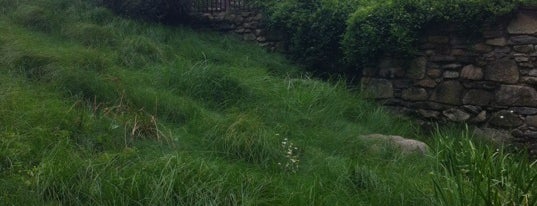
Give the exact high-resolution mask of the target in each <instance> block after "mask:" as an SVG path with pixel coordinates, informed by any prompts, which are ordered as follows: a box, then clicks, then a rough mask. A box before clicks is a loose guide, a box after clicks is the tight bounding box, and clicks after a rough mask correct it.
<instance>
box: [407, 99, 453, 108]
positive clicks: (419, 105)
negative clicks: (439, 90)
mask: <svg viewBox="0 0 537 206" xmlns="http://www.w3.org/2000/svg"><path fill="white" fill-rule="evenodd" d="M409 106H410V107H412V108H422V109H427V110H445V109H448V108H450V107H451V106H450V105H446V104H442V103H437V102H431V101H427V102H413V103H412V104H411V105H409Z"/></svg>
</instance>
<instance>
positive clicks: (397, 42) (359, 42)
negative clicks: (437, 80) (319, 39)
mask: <svg viewBox="0 0 537 206" xmlns="http://www.w3.org/2000/svg"><path fill="white" fill-rule="evenodd" d="M518 4H519V1H518V0H487V1H485V0H476V1H466V0H454V1H431V0H394V1H392V3H390V4H382V5H380V4H377V5H373V6H371V7H366V8H359V9H358V10H356V11H355V12H354V14H352V16H351V17H350V18H349V20H348V26H347V30H346V32H345V37H344V40H343V45H344V46H343V47H344V51H345V58H346V62H347V63H348V64H349V65H352V66H354V67H362V66H364V65H370V64H375V63H377V61H378V60H379V58H380V57H382V56H383V55H391V56H400V57H408V56H411V55H413V52H414V51H415V48H416V42H417V39H418V37H419V35H420V34H421V32H422V29H423V28H426V26H427V25H434V24H446V23H453V24H454V25H459V26H460V27H461V28H460V29H461V30H463V31H464V32H468V33H474V32H479V31H480V30H479V29H480V26H481V25H482V24H483V23H484V22H485V21H487V20H493V19H494V18H496V17H497V16H502V15H506V14H508V13H510V12H511V11H513V10H515V9H516V8H517V7H518Z"/></svg>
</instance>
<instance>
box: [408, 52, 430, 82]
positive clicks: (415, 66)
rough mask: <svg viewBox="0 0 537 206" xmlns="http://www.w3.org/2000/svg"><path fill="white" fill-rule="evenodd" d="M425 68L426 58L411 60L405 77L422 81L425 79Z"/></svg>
mask: <svg viewBox="0 0 537 206" xmlns="http://www.w3.org/2000/svg"><path fill="white" fill-rule="evenodd" d="M426 68H427V58H425V57H418V58H415V59H414V60H412V62H411V64H410V68H408V70H407V73H406V76H407V77H408V78H411V79H423V78H424V77H425V69H426Z"/></svg>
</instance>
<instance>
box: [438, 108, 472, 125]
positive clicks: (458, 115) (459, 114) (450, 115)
mask: <svg viewBox="0 0 537 206" xmlns="http://www.w3.org/2000/svg"><path fill="white" fill-rule="evenodd" d="M442 114H443V115H444V116H445V117H446V118H447V119H449V120H451V121H453V122H464V121H466V120H468V119H470V114H468V113H466V112H464V111H463V110H460V109H457V108H451V109H448V110H444V111H443V112H442Z"/></svg>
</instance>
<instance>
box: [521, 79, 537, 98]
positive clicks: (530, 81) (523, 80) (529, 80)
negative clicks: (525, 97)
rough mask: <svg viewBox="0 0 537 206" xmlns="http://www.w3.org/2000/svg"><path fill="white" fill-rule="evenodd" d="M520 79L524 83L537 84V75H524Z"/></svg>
mask: <svg viewBox="0 0 537 206" xmlns="http://www.w3.org/2000/svg"><path fill="white" fill-rule="evenodd" d="M520 81H521V82H522V83H524V84H529V85H537V77H522V78H521V79H520ZM536 101H537V100H536Z"/></svg>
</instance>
